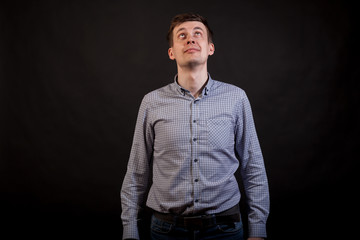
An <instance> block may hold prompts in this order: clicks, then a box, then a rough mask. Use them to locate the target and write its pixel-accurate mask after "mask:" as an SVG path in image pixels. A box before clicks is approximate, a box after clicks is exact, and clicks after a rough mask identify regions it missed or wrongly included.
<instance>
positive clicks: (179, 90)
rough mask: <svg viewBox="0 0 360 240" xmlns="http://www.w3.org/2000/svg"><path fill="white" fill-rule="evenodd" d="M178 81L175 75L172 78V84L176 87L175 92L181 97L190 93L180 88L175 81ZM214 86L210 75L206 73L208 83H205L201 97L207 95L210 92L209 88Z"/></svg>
mask: <svg viewBox="0 0 360 240" xmlns="http://www.w3.org/2000/svg"><path fill="white" fill-rule="evenodd" d="M177 79H178V75H177V74H176V75H175V77H174V83H175V86H176V90H177V91H178V92H179V93H181V95H185V93H189V92H190V91H189V90H187V89H185V88H183V87H181V86H180V85H179V83H178V81H177ZM213 84H214V80H213V79H212V78H211V76H210V74H209V73H208V81H207V83H206V86H205V87H204V89H203V91H202V96H206V95H208V94H209V91H210V90H211V87H212V86H213Z"/></svg>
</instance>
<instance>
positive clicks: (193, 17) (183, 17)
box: [166, 13, 213, 47]
mask: <svg viewBox="0 0 360 240" xmlns="http://www.w3.org/2000/svg"><path fill="white" fill-rule="evenodd" d="M191 21H197V22H201V23H202V24H204V26H205V27H206V31H207V36H208V41H209V43H213V32H212V30H211V29H210V27H209V24H208V22H207V20H206V19H205V18H204V17H202V16H200V15H199V14H196V13H183V14H178V15H176V16H175V17H173V19H172V20H171V23H170V28H169V31H168V33H167V36H166V39H167V41H168V43H169V46H170V47H172V46H173V44H174V42H173V40H174V36H173V34H174V33H173V31H174V28H175V27H177V26H178V25H180V24H182V23H184V22H191Z"/></svg>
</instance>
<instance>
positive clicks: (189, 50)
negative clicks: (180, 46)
mask: <svg viewBox="0 0 360 240" xmlns="http://www.w3.org/2000/svg"><path fill="white" fill-rule="evenodd" d="M198 51H200V49H199V48H193V47H192V48H188V49H186V50H185V51H184V52H187V53H192V52H198Z"/></svg>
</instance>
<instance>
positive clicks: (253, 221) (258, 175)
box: [236, 93, 270, 239]
mask: <svg viewBox="0 0 360 240" xmlns="http://www.w3.org/2000/svg"><path fill="white" fill-rule="evenodd" d="M239 109H240V114H239V118H238V122H237V128H236V153H237V156H238V158H239V161H240V171H241V177H242V180H243V184H244V190H245V194H246V197H247V205H248V207H249V213H248V221H249V237H250V238H249V239H252V238H255V237H260V239H261V238H264V237H266V221H267V217H268V215H269V205H270V203H269V189H268V181H267V176H266V171H265V165H264V160H263V156H262V152H261V149H260V144H259V141H258V138H257V134H256V130H255V124H254V120H253V116H252V112H251V107H250V103H249V100H248V98H247V97H246V94H245V93H244V96H243V98H242V100H241V106H240V107H239ZM255 239H256V238H255Z"/></svg>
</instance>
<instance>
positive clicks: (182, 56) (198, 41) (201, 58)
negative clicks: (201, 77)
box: [168, 21, 215, 67]
mask: <svg viewBox="0 0 360 240" xmlns="http://www.w3.org/2000/svg"><path fill="white" fill-rule="evenodd" d="M172 34H173V46H172V47H170V48H169V50H168V54H169V58H170V59H171V60H176V63H177V64H178V65H179V66H180V67H182V66H196V65H201V64H205V63H206V62H207V59H208V56H209V55H213V54H214V51H215V47H214V44H213V43H210V42H209V41H208V33H207V30H206V26H205V25H204V24H203V23H201V22H198V21H190V22H184V23H182V24H180V25H178V26H176V27H175V28H174V30H173V33H172Z"/></svg>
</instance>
